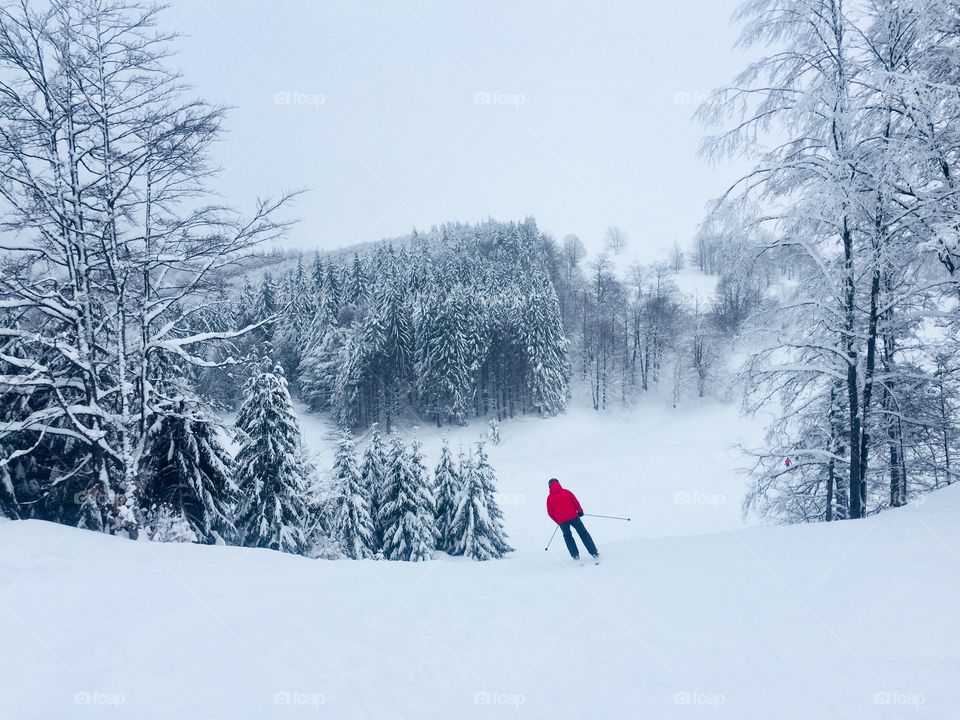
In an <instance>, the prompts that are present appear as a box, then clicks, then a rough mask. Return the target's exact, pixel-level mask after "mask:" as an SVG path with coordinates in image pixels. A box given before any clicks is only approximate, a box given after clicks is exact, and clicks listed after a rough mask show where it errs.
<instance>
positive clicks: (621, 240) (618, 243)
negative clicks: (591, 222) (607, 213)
mask: <svg viewBox="0 0 960 720" xmlns="http://www.w3.org/2000/svg"><path fill="white" fill-rule="evenodd" d="M606 246H607V250H609V251H610V252H612V253H613V254H614V255H619V254H620V253H622V252H623V250H624V248H625V247H626V246H627V233H626V231H625V230H623V229H621V228H619V227H617V226H615V225H611V226H610V227H608V228H607V234H606Z"/></svg>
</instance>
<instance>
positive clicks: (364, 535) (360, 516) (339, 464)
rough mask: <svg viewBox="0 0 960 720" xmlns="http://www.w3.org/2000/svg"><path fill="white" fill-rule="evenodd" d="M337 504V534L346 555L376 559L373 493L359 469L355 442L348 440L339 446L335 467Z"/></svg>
mask: <svg viewBox="0 0 960 720" xmlns="http://www.w3.org/2000/svg"><path fill="white" fill-rule="evenodd" d="M333 482H334V491H333V494H334V503H335V505H336V510H335V515H334V522H333V532H334V537H335V538H336V540H337V542H338V543H339V544H340V547H341V548H342V550H343V553H344V554H345V555H346V556H347V557H349V558H353V559H354V560H362V559H364V558H369V557H373V555H374V553H375V552H376V548H375V546H374V528H373V520H372V518H371V517H370V493H369V488H368V487H367V485H366V483H364V481H363V478H362V477H361V475H360V471H359V470H358V469H357V462H356V459H355V458H354V455H353V440H351V439H350V438H349V437H344V438H343V439H341V440H340V442H339V443H338V444H337V455H336V458H335V460H334V464H333Z"/></svg>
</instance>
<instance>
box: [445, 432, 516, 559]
mask: <svg viewBox="0 0 960 720" xmlns="http://www.w3.org/2000/svg"><path fill="white" fill-rule="evenodd" d="M461 472H462V484H461V487H460V492H459V493H458V494H457V498H456V501H455V505H456V509H455V510H454V514H453V521H452V523H451V527H450V537H451V544H450V547H451V549H450V552H451V554H453V555H464V556H466V557H470V558H473V559H474V560H493V559H496V558H501V557H503V556H504V555H506V554H507V553H508V552H512V551H513V548H511V547H510V545H509V544H507V535H506V532H505V531H504V528H503V513H502V512H501V511H500V507H499V505H497V501H496V498H495V493H496V478H495V477H494V474H493V468H491V467H490V464H489V462H488V461H487V456H486V452H485V451H484V448H483V443H477V459H476V461H474V459H473V458H470V457H468V458H465V459H464V460H463V461H462V471H461Z"/></svg>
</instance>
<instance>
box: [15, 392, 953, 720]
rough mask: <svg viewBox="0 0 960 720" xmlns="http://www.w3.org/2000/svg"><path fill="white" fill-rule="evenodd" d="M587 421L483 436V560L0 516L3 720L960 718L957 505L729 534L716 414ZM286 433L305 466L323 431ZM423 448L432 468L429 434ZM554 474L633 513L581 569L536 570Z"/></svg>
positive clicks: (554, 556)
mask: <svg viewBox="0 0 960 720" xmlns="http://www.w3.org/2000/svg"><path fill="white" fill-rule="evenodd" d="M586 419H587V418H586V416H585V415H584V414H583V413H578V412H573V413H571V414H570V415H568V416H565V417H560V418H556V419H553V420H547V421H538V420H535V419H529V420H521V421H517V422H513V423H506V424H504V427H503V435H504V442H503V444H502V445H501V446H500V447H497V448H492V452H491V456H492V460H493V463H494V467H495V468H497V470H498V472H499V475H500V479H501V490H502V493H501V499H502V500H504V501H505V502H504V510H505V512H506V516H507V523H508V530H509V532H510V534H511V539H512V540H513V542H514V544H515V546H516V547H517V552H516V553H515V554H513V555H512V556H511V557H510V558H509V559H507V560H503V561H498V562H489V563H473V562H470V561H462V560H451V559H444V560H441V561H437V562H432V563H424V564H407V563H377V562H374V561H363V562H352V561H339V562H330V561H312V560H307V559H303V558H298V557H292V556H285V555H280V554H276V553H272V552H268V551H259V550H248V549H240V548H223V547H220V548H208V547H195V546H181V545H159V544H151V543H132V542H130V541H127V540H121V539H117V538H112V537H109V536H105V535H97V534H94V533H89V532H83V531H79V530H74V529H71V528H66V527H61V526H56V525H51V524H46V523H41V522H33V521H31V522H6V521H4V522H0V629H2V636H0V717H2V718H7V717H10V718H18V719H20V718H22V719H24V720H27V719H32V718H44V719H46V718H56V719H58V720H59V719H60V718H101V717H111V718H143V719H147V718H150V719H152V718H184V719H188V718H189V719H192V718H229V719H230V720H241V719H247V718H250V719H251V720H253V719H256V720H262V719H264V718H287V717H289V718H295V717H330V718H378V719H379V718H416V719H418V720H419V719H421V718H443V719H447V718H493V717H506V718H519V717H528V718H580V717H593V718H614V717H617V718H635V717H636V718H640V717H645V718H724V719H725V718H731V719H736V720H750V719H752V718H757V719H758V720H759V719H762V720H769V719H770V718H797V719H798V720H800V719H802V720H816V719H819V718H824V719H826V718H871V719H872V718H904V717H909V718H914V717H915V718H944V720H946V719H948V718H956V717H958V707H960V689H958V686H957V683H956V678H957V676H958V672H960V613H958V612H957V608H958V607H960V550H958V548H960V521H958V518H960V488H958V487H954V488H948V489H947V490H944V491H941V492H940V493H938V494H936V495H934V496H930V497H929V499H927V501H926V502H925V503H923V504H921V505H918V506H911V507H908V508H904V509H901V510H897V511H890V512H888V513H885V514H883V515H881V516H879V517H876V518H871V519H868V520H865V521H861V522H850V523H838V524H834V525H829V526H825V525H820V526H803V527H789V528H773V527H750V528H743V527H742V523H741V520H740V515H739V498H740V495H741V490H740V489H741V488H742V484H743V481H742V478H739V477H737V476H736V474H735V473H734V472H733V470H732V469H731V468H733V467H734V465H735V464H736V454H735V453H734V452H733V451H732V450H730V449H728V447H727V445H728V444H729V443H728V441H727V440H725V438H727V439H729V438H731V437H737V436H742V435H743V434H744V433H747V434H749V432H751V431H752V429H751V428H749V427H746V428H744V427H738V426H737V425H736V423H737V422H738V421H737V419H736V415H735V412H734V411H733V409H731V408H729V407H725V406H720V405H716V406H714V405H711V406H708V407H706V408H699V409H696V410H692V409H691V410H689V411H687V410H681V411H678V412H675V411H668V410H667V409H663V410H654V409H650V408H646V409H644V408H640V409H637V410H634V411H631V412H629V413H628V412H624V413H622V414H620V415H619V416H618V415H617V414H611V415H609V416H603V417H600V418H597V417H592V418H591V422H589V423H587V422H586ZM304 424H305V431H306V434H307V436H308V439H309V440H310V442H311V444H314V445H315V447H316V448H317V453H318V454H319V455H321V456H322V455H324V454H325V452H326V448H325V444H324V442H323V438H322V436H323V434H324V433H325V427H324V426H322V425H321V424H320V421H319V419H317V418H315V417H308V418H306V419H305V423H304ZM477 433H478V429H477V428H472V429H471V428H468V429H465V430H461V431H457V433H455V436H454V438H453V440H454V443H455V444H456V443H458V442H459V441H460V436H462V437H463V439H464V440H470V439H472V438H473V437H474V436H475V435H476V434H477ZM418 435H419V436H421V438H422V439H423V440H424V442H425V446H426V450H427V454H428V458H430V459H431V461H432V459H433V458H434V457H435V455H436V452H435V451H436V448H437V447H438V444H439V440H440V433H439V432H437V431H436V430H433V429H427V428H423V429H421V431H420V432H419V433H418ZM550 475H557V476H558V477H560V478H561V479H563V480H566V481H567V482H568V484H569V485H570V486H571V487H572V488H573V489H574V490H575V491H576V492H577V493H578V494H579V496H580V498H581V500H582V501H583V503H584V505H585V506H586V507H587V510H588V512H601V513H604V512H606V513H610V514H623V513H626V514H630V515H631V516H632V517H633V518H634V520H633V522H631V523H616V522H614V521H601V520H597V519H594V520H592V521H591V522H590V528H591V530H593V532H594V535H595V537H596V538H597V540H598V542H599V544H600V546H601V550H602V551H603V553H604V563H603V564H602V565H600V566H599V567H595V566H593V565H588V566H583V567H580V566H575V565H573V564H572V563H571V561H570V560H569V559H568V558H566V557H564V553H563V549H562V545H561V544H559V543H555V544H554V546H553V547H551V549H550V551H549V552H548V553H545V552H544V551H543V545H544V543H545V542H546V540H547V538H548V537H549V534H550V531H551V526H550V524H549V522H548V521H546V520H545V519H544V518H543V516H542V513H543V509H542V503H543V494H544V491H545V481H546V479H547V478H548V477H549V476H550ZM678 493H679V495H678ZM683 493H687V494H688V496H689V497H687V496H685V495H683ZM718 497H723V501H722V502H720V501H719V500H717V498H718ZM734 528H736V529H734Z"/></svg>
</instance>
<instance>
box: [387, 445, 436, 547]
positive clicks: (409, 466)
mask: <svg viewBox="0 0 960 720" xmlns="http://www.w3.org/2000/svg"><path fill="white" fill-rule="evenodd" d="M434 513H435V506H434V498H433V494H432V493H431V490H430V484H429V479H428V477H427V474H426V472H425V471H424V470H423V461H422V459H421V457H420V448H419V444H418V443H414V446H413V448H412V449H411V451H410V452H408V451H407V449H406V448H405V447H404V446H403V443H402V442H401V441H400V440H399V438H394V440H393V442H392V443H391V446H390V456H389V470H388V472H387V484H386V488H385V492H384V497H383V503H382V505H381V506H380V511H379V517H380V525H381V527H382V528H383V554H384V557H386V558H387V559H388V560H408V561H413V562H418V561H422V560H431V559H432V558H433V550H434V547H435V546H436V524H435V520H434Z"/></svg>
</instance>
